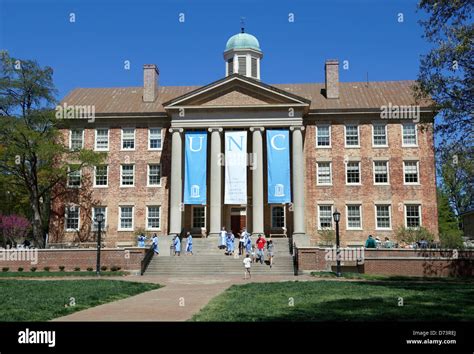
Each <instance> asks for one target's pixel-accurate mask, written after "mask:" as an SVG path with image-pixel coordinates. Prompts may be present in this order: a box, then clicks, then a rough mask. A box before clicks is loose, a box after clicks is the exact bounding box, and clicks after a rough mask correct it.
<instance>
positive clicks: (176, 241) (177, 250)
mask: <svg viewBox="0 0 474 354" xmlns="http://www.w3.org/2000/svg"><path fill="white" fill-rule="evenodd" d="M173 245H174V255H175V256H176V254H178V256H181V240H180V239H179V237H178V236H175V237H174V243H173Z"/></svg>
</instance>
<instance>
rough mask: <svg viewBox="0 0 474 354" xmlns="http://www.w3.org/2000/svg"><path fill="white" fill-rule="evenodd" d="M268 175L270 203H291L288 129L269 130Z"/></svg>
mask: <svg viewBox="0 0 474 354" xmlns="http://www.w3.org/2000/svg"><path fill="white" fill-rule="evenodd" d="M267 177H268V178H267V185H268V203H269V204H272V203H273V204H282V203H291V189H290V134H289V132H288V130H267Z"/></svg>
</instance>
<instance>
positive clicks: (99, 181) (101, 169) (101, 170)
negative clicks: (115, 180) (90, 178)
mask: <svg viewBox="0 0 474 354" xmlns="http://www.w3.org/2000/svg"><path fill="white" fill-rule="evenodd" d="M107 171H108V166H107V165H101V166H96V168H95V185H96V186H106V185H107Z"/></svg>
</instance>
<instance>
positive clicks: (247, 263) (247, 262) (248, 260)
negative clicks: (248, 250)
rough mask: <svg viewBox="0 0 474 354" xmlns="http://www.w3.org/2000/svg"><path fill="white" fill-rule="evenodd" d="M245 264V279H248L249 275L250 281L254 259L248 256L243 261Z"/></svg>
mask: <svg viewBox="0 0 474 354" xmlns="http://www.w3.org/2000/svg"><path fill="white" fill-rule="evenodd" d="M242 263H244V268H245V271H244V279H247V274H248V275H249V279H252V274H250V268H251V267H252V259H251V258H250V256H249V255H248V254H247V255H246V256H245V258H244V260H243V262H242Z"/></svg>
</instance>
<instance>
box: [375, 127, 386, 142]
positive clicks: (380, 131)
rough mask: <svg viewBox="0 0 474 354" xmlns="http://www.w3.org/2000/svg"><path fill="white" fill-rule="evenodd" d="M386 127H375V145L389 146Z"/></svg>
mask: <svg viewBox="0 0 474 354" xmlns="http://www.w3.org/2000/svg"><path fill="white" fill-rule="evenodd" d="M385 128H386V126H385V125H381V124H376V125H374V145H387V136H386V134H385Z"/></svg>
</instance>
